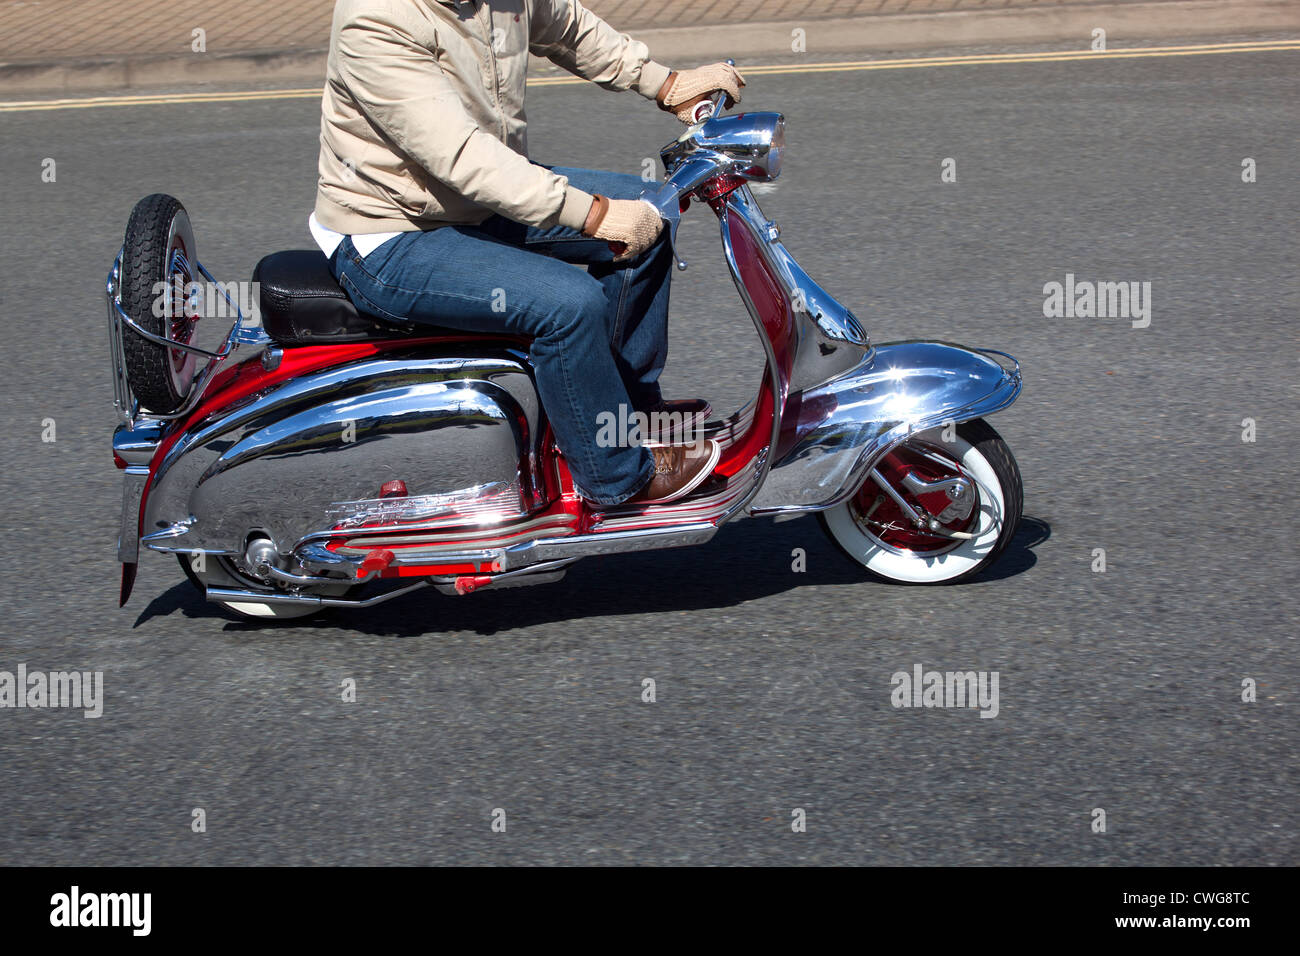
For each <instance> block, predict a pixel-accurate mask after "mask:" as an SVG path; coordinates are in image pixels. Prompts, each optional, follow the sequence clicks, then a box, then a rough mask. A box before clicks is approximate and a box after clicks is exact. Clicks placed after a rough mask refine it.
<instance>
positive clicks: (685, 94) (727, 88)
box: [655, 63, 745, 126]
mask: <svg viewBox="0 0 1300 956" xmlns="http://www.w3.org/2000/svg"><path fill="white" fill-rule="evenodd" d="M744 85H745V78H744V77H743V76H741V75H740V71H739V70H737V69H736V68H735V67H734V66H730V65H728V64H726V63H711V64H709V65H708V66H700V67H696V68H695V69H693V70H682V71H680V72H674V73H670V74H669V75H668V79H667V80H666V81H665V82H664V85H663V86H662V87H660V89H659V95H658V96H656V97H655V99H656V100H657V101H658V103H659V108H660V109H665V110H668V111H669V112H670V113H673V114H674V115H675V116H676V117H677V118H678V119H679V120H681V121H682V122H683V123H685V124H686V125H687V126H690V125H691V124H692V123H694V122H695V107H696V106H697V105H698V104H699V103H700V101H701V100H706V99H708V98H709V97H710V96H711V95H712V94H714V93H716V92H717V91H718V90H722V91H723V92H724V93H726V94H727V102H726V104H725V105H726V107H727V108H728V109H730V108H731V107H733V106H735V105H736V104H737V103H739V102H740V88H741V87H742V86H744Z"/></svg>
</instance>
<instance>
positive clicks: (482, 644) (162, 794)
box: [0, 53, 1300, 865]
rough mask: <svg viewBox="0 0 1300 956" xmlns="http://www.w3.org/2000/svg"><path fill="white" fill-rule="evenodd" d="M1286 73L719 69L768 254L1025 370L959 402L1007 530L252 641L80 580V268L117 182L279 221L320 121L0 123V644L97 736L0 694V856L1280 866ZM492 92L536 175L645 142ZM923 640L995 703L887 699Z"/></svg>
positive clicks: (274, 233)
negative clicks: (885, 557) (781, 151)
mask: <svg viewBox="0 0 1300 956" xmlns="http://www.w3.org/2000/svg"><path fill="white" fill-rule="evenodd" d="M742 66H743V64H742ZM1298 68H1300V54H1297V53H1258V54H1238V55H1226V56H1200V57H1174V58H1162V59H1133V60H1118V59H1116V60H1111V61H1109V62H1086V63H1078V62H1066V63H1038V64H1009V65H998V66H989V65H981V66H968V67H956V68H943V69H912V70H899V71H880V72H840V73H835V72H831V73H818V74H813V75H777V76H757V77H754V78H752V81H751V84H750V86H749V88H748V89H747V91H746V106H752V108H755V109H777V110H781V111H783V112H785V113H786V114H787V116H788V117H789V124H790V125H789V134H790V138H791V149H790V151H789V156H788V160H787V167H786V171H785V172H784V173H783V175H782V177H781V179H780V181H779V183H778V184H776V186H775V187H774V188H770V189H767V190H764V191H763V192H762V194H761V195H760V201H761V202H762V203H763V205H764V208H765V209H766V210H767V211H768V212H769V213H771V214H772V215H774V217H775V218H777V219H778V220H779V221H780V222H781V224H782V226H783V229H784V236H785V239H786V241H787V243H788V245H789V247H790V248H791V250H792V251H793V252H794V253H795V255H796V256H797V257H798V258H799V259H800V262H801V264H802V265H804V267H805V268H806V269H807V270H808V271H809V272H810V273H811V274H812V275H813V276H814V277H816V278H818V279H819V281H821V282H822V283H823V284H824V285H825V286H826V287H827V288H828V289H830V290H831V291H832V292H834V293H835V294H837V295H838V296H839V297H840V298H842V299H843V300H844V301H845V302H846V303H848V304H850V305H851V306H852V307H853V308H854V310H855V311H856V312H857V314H858V315H859V316H860V317H862V318H863V319H864V320H866V322H867V324H868V325H869V326H870V328H871V331H872V332H873V335H874V336H875V338H876V340H877V341H887V340H890V339H896V338H939V339H944V340H951V341H957V342H962V343H966V344H971V345H979V346H990V347H994V348H999V349H1003V350H1006V351H1008V352H1011V353H1014V354H1015V355H1016V356H1017V357H1018V358H1019V359H1020V360H1021V362H1022V363H1023V365H1024V369H1025V379H1026V383H1027V385H1026V388H1025V392H1024V394H1023V396H1022V397H1021V399H1020V401H1019V402H1018V403H1017V404H1016V405H1015V406H1013V407H1012V408H1011V409H1010V410H1008V411H1006V412H1004V413H1002V414H1001V415H999V416H998V417H997V418H996V419H994V424H995V426H996V427H997V428H998V429H999V430H1000V431H1001V433H1002V434H1003V436H1004V437H1005V438H1006V440H1007V441H1008V442H1009V444H1010V446H1011V448H1012V449H1013V451H1014V452H1015V454H1016V456H1017V458H1018V460H1019V462H1020V467H1021V469H1022V471H1023V474H1024V482H1025V511H1026V519H1025V522H1024V528H1023V530H1022V532H1021V534H1020V536H1019V538H1018V539H1017V541H1016V542H1015V543H1014V545H1013V547H1012V549H1011V551H1010V552H1009V553H1008V554H1007V555H1006V556H1005V558H1004V559H1003V560H1002V562H1001V564H1000V565H998V566H997V567H996V568H995V569H994V571H993V572H992V573H989V574H987V575H986V576H985V577H984V578H982V579H980V580H978V581H976V582H974V583H971V584H968V585H964V586H958V587H951V588H943V589H918V588H902V587H891V586H886V585H882V584H876V583H870V582H868V581H865V580H863V579H862V577H861V576H860V574H859V573H858V572H857V570H856V569H855V567H854V566H852V565H850V564H849V563H848V562H847V561H846V559H844V558H842V557H841V556H840V555H839V553H838V552H837V551H836V550H835V549H834V548H833V547H832V546H831V544H830V543H829V541H827V540H826V539H825V538H824V536H823V534H822V532H821V530H820V527H819V526H818V524H817V522H816V521H815V520H814V519H812V518H803V519H799V520H797V521H792V522H788V523H783V524H773V523H771V522H768V521H750V522H739V523H737V524H736V525H734V526H732V527H730V528H727V529H724V531H723V532H722V533H720V534H719V535H718V536H717V538H715V540H714V541H713V542H712V543H710V544H709V545H708V546H706V547H701V548H698V549H694V550H686V551H675V552H659V553H651V554H646V555H632V556H623V557H617V558H613V557H611V558H607V559H603V560H593V561H590V562H586V563H580V564H579V565H577V566H575V567H574V568H573V569H572V570H571V571H570V573H569V575H568V577H567V578H566V579H565V580H564V581H563V582H562V583H560V584H557V585H551V586H546V587H539V588H535V589H522V590H516V591H503V592H488V593H485V594H481V595H475V596H470V597H467V598H459V599H452V598H447V597H442V596H439V595H435V594H430V595H428V596H427V597H415V598H411V599H405V600H400V601H397V602H394V603H391V604H388V605H385V606H382V607H379V608H376V609H374V610H372V611H370V612H363V613H353V614H336V615H334V616H332V617H327V618H322V619H319V620H313V621H311V622H308V623H306V624H298V625H296V626H288V627H267V626H259V625H252V624H247V623H241V622H236V621H234V620H232V619H230V618H228V617H227V616H225V615H224V614H223V613H222V612H221V611H219V610H218V609H216V608H215V607H213V606H210V605H207V604H205V603H204V602H203V601H202V600H201V599H200V598H199V596H198V595H197V594H196V593H195V592H193V591H192V590H191V589H190V587H189V585H188V584H187V583H185V582H184V581H183V580H182V579H181V577H180V574H179V571H178V569H177V568H176V566H175V563H174V562H173V561H172V560H171V559H166V558H163V557H161V556H157V555H150V556H147V557H146V558H145V559H144V560H143V562H142V566H141V572H140V580H139V582H138V584H137V587H136V594H135V597H134V598H133V599H132V602H131V604H130V605H129V606H128V607H127V609H125V610H118V609H117V608H116V601H115V598H116V591H117V580H118V579H117V565H116V564H115V563H114V554H113V542H114V539H115V535H116V523H117V516H118V508H119V500H120V492H119V482H120V477H119V474H118V473H117V472H116V471H115V470H114V469H113V467H112V464H111V461H110V456H109V444H108V442H109V436H110V433H111V430H112V427H113V425H114V417H113V413H112V410H111V407H110V406H111V398H112V395H111V387H110V384H109V379H108V375H107V366H106V361H105V346H104V329H103V322H104V320H103V305H102V299H101V291H102V288H103V276H104V274H105V272H106V271H107V268H108V266H109V264H110V261H111V259H112V256H113V254H114V252H115V251H116V249H117V247H118V245H119V243H120V241H121V235H122V230H123V228H124V226H125V222H126V217H127V214H128V212H129V211H130V208H131V206H132V205H133V203H134V202H135V201H136V200H137V199H138V198H140V197H141V196H143V195H145V194H147V193H150V192H155V191H163V192H170V193H173V194H175V195H176V196H178V197H180V198H181V199H182V200H183V201H184V202H185V203H186V205H187V206H188V208H189V210H190V213H191V216H192V217H193V219H194V221H195V223H196V228H197V234H198V241H199V250H200V255H201V257H202V259H203V260H204V262H205V263H206V264H207V265H208V266H209V268H210V269H212V270H213V271H214V273H215V274H216V275H217V276H218V277H219V278H225V279H241V278H247V277H248V275H249V274H250V272H251V270H252V267H253V265H254V263H255V262H256V261H257V259H258V258H259V257H260V256H262V255H264V254H265V253H268V252H271V251H274V250H276V249H280V248H288V247H304V246H306V245H307V244H308V243H309V238H308V236H307V232H306V217H307V213H308V212H309V210H310V208H311V205H312V197H313V189H314V179H315V161H316V136H317V110H318V106H317V104H316V103H315V102H313V101H312V100H307V99H299V100H287V101H271V102H255V103H234V104H207V105H169V106H141V107H134V108H120V109H118V108H114V109H95V110H75V111H54V112H41V113H16V114H5V115H0V176H2V177H3V178H2V180H0V182H3V184H4V187H5V188H4V202H3V204H2V205H0V220H2V226H3V228H2V230H0V249H2V250H3V259H2V260H0V261H2V262H3V268H2V270H0V310H3V315H4V319H5V341H4V347H3V349H2V350H0V363H2V367H3V376H2V377H0V383H2V384H0V388H2V389H3V397H4V409H5V421H6V427H5V428H4V429H3V430H2V432H0V455H2V457H0V461H2V462H3V468H0V499H2V500H3V502H4V508H3V512H2V515H3V517H2V518H0V522H3V527H4V529H5V538H6V540H8V541H9V542H10V544H9V545H8V548H9V551H8V553H7V560H6V562H5V564H6V570H5V574H4V575H3V578H2V579H0V594H2V595H3V604H2V611H0V613H2V615H3V617H2V619H0V670H10V671H13V670H14V669H16V667H17V665H18V664H19V663H20V662H21V663H25V664H26V665H27V666H28V668H29V669H31V670H59V669H65V668H76V669H84V670H96V671H102V672H103V673H104V682H105V693H106V700H105V703H104V714H103V716H102V718H100V719H98V720H87V719H84V718H83V717H82V716H81V715H80V714H79V713H77V712H69V711H52V710H44V711H41V710H3V711H0V864H17V863H28V864H72V863H127V864H143V863H155V862H161V863H175V864H180V863H222V864H231V863H261V864H269V863H289V864H293V863H315V864H334V863H339V864H348V863H410V864H426V863H525V864H545V863H569V864H586V863H592V864H627V863H639V864H645V863H658V864H678V863H695V864H711V863H870V864H877V863H878V864H916V863H929V864H959V863H964V864H972V863H979V864H1048V863H1051V864H1120V863H1133V864H1247V865H1250V864H1282V863H1294V862H1295V861H1296V859H1297V851H1298V850H1300V839H1298V837H1297V819H1298V818H1300V814H1298V813H1297V809H1298V807H1297V797H1296V793H1297V791H1298V790H1300V774H1298V773H1297V758H1296V751H1297V743H1298V740H1297V738H1298V737H1300V734H1298V733H1297V720H1296V710H1295V708H1296V702H1297V680H1296V678H1297V664H1296V654H1295V643H1296V635H1297V633H1300V627H1298V621H1297V613H1296V606H1295V595H1296V587H1295V581H1296V579H1297V576H1298V575H1300V562H1298V561H1297V549H1296V545H1295V534H1296V530H1297V529H1296V507H1295V504H1294V502H1293V501H1292V500H1291V499H1290V498H1289V495H1290V491H1289V490H1288V489H1293V488H1296V487H1298V486H1300V475H1298V474H1297V468H1296V464H1295V449H1296V447H1297V440H1298V439H1300V435H1298V434H1297V423H1296V415H1295V408H1296V398H1297V396H1296V378H1297V376H1296V344H1297V342H1296V332H1295V322H1296V318H1297V304H1298V302H1297V299H1298V297H1297V280H1296V262H1297V244H1296V239H1295V230H1296V223H1297V221H1300V208H1297V206H1298V205H1300V202H1298V199H1297V196H1298V195H1300V194H1298V193H1297V190H1296V185H1295V184H1296V182H1297V177H1298V175H1300V160H1298V159H1297V156H1296V150H1295V145H1296V143H1297V142H1298V141H1300V78H1298V77H1300V71H1298ZM528 106H529V115H530V120H531V127H530V129H531V136H532V148H533V154H534V155H535V156H536V157H537V158H539V159H542V160H544V161H549V162H561V163H567V164H574V165H577V164H587V165H593V166H603V167H607V168H614V169H624V170H627V171H630V172H639V171H640V170H641V163H642V159H643V158H644V157H649V156H654V155H656V153H657V149H658V147H659V146H660V145H661V144H662V143H663V142H665V141H666V140H667V139H668V138H669V136H670V135H674V133H675V129H676V127H675V126H674V124H673V121H672V120H671V118H669V117H666V116H664V115H662V114H659V113H657V112H656V111H655V110H653V109H652V108H650V107H647V106H645V105H644V104H641V103H639V102H638V101H637V100H636V99H635V98H634V97H631V96H630V95H629V96H617V95H612V94H607V93H604V92H602V91H600V90H598V89H595V88H594V87H592V88H578V87H548V88H540V89H536V90H534V91H533V92H531V93H530V98H529V104H528ZM1246 157H1249V158H1252V159H1254V160H1255V162H1256V169H1257V181H1256V182H1254V183H1244V182H1242V178H1241V169H1242V160H1243V158H1246ZM46 158H52V159H54V160H55V162H56V163H57V166H56V171H57V172H56V175H57V179H56V181H55V182H53V183H47V182H43V181H42V178H41V172H42V161H43V160H44V159H46ZM945 158H952V159H955V160H956V169H957V181H956V182H955V183H943V182H941V181H940V172H941V162H942V161H943V160H944V159H945ZM715 228H716V227H715V226H714V224H713V222H712V220H711V218H710V217H709V216H708V214H707V211H706V212H705V213H704V214H701V213H700V211H699V210H696V211H694V212H693V213H692V215H691V216H688V222H687V224H686V225H685V226H684V227H683V235H684V237H685V249H686V252H687V258H688V259H689V260H690V263H691V268H690V270H689V271H688V272H687V273H685V274H684V275H682V276H680V278H679V280H678V282H677V285H676V286H675V287H674V329H673V347H672V348H673V351H672V357H671V361H670V366H669V370H668V372H667V374H666V376H665V382H666V384H667V385H668V390H669V392H670V393H672V394H674V395H683V396H685V395H696V394H699V395H705V396H707V397H708V398H710V399H711V400H712V401H713V404H714V406H715V408H723V407H734V406H736V405H739V404H740V403H741V402H743V401H745V400H746V399H747V398H748V395H749V391H750V389H751V388H753V387H754V386H755V385H756V383H757V380H758V376H759V374H760V364H759V363H760V361H761V360H760V358H759V355H760V353H759V350H758V346H757V342H756V340H755V339H754V334H753V330H752V326H751V325H750V322H749V319H748V318H747V317H746V315H745V314H744V311H743V308H742V306H741V304H740V302H739V300H738V299H737V297H736V295H735V291H734V289H733V288H732V286H731V282H730V279H729V278H728V277H727V275H726V274H725V271H724V267H723V265H722V260H721V256H720V253H719V249H718V242H717V238H716V234H715V232H714V230H715ZM1067 272H1072V273H1074V274H1075V275H1076V276H1078V277H1079V278H1080V279H1092V280H1129V281H1142V282H1150V283H1151V288H1152V306H1153V308H1152V315H1151V324H1150V327H1149V328H1145V329H1135V328H1133V327H1132V326H1131V324H1130V323H1129V322H1128V321H1124V320H1118V319H1077V318H1076V319H1065V318H1060V319H1055V318H1050V319H1049V318H1045V317H1044V315H1043V310H1042V305H1043V298H1044V296H1043V286H1044V285H1045V284H1046V283H1048V282H1052V281H1064V279H1065V274H1066V273H1067ZM1245 418H1251V419H1254V421H1255V423H1256V428H1257V436H1256V441H1254V442H1253V443H1247V442H1243V440H1242V430H1243V426H1242V421H1243V419H1245ZM46 419H53V420H54V421H55V425H56V433H55V437H56V440H55V441H53V442H46V441H42V432H43V428H44V425H43V422H44V421H45V420H46ZM265 492H266V494H267V495H268V496H274V495H282V494H289V493H292V490H291V489H286V488H274V487H268V488H266V489H265ZM795 548H803V549H805V550H806V552H807V571H806V572H804V573H796V572H794V571H792V569H791V564H792V558H791V552H792V549H795ZM1096 548H1104V549H1105V551H1106V555H1107V570H1106V571H1105V572H1104V573H1096V572H1094V571H1093V570H1092V564H1093V560H1094V559H1093V551H1094V549H1096ZM918 663H919V664H921V665H923V666H924V667H925V668H927V669H930V668H933V669H939V670H953V669H959V670H966V669H976V670H981V669H982V670H990V671H997V672H998V673H999V675H1000V712H999V714H998V716H997V718H996V719H992V720H984V719H980V718H979V717H978V715H977V714H976V713H975V712H974V711H969V710H966V711H956V710H904V709H895V708H894V707H892V706H891V703H890V691H891V686H890V678H891V675H892V674H893V673H894V672H895V671H898V670H911V668H912V667H913V665H914V664H918ZM646 677H650V678H653V679H654V680H655V681H656V683H657V701H656V702H655V703H643V702H642V701H641V682H642V679H643V678H646ZM1245 678H1251V679H1253V680H1254V681H1256V682H1257V685H1258V699H1257V700H1256V701H1255V702H1253V703H1247V702H1243V701H1242V699H1241V694H1242V681H1243V679H1245ZM347 679H353V680H355V681H356V682H357V688H358V700H357V702H356V703H351V704H349V703H343V702H342V701H341V699H340V697H341V693H340V682H342V681H344V680H347ZM1288 714H1290V715H1291V716H1289V717H1288V716H1287V715H1288ZM194 808H203V809H204V810H205V812H206V821H207V830H206V832H205V833H195V832H192V829H191V819H192V811H193V810H194ZM496 808H501V809H504V810H505V811H506V820H507V829H506V832H505V833H496V832H493V829H492V827H491V823H492V811H493V810H494V809H496ZM795 808H803V809H804V810H805V811H806V814H807V832H804V833H795V832H792V829H791V819H792V816H791V815H792V811H793V810H794V809H795ZM1096 808H1101V809H1104V810H1105V811H1106V815H1107V829H1106V832H1104V833H1095V832H1093V830H1092V827H1091V824H1092V822H1093V819H1094V814H1093V811H1094V809H1096Z"/></svg>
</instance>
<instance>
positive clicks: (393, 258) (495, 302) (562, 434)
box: [331, 226, 655, 504]
mask: <svg viewBox="0 0 1300 956" xmlns="http://www.w3.org/2000/svg"><path fill="white" fill-rule="evenodd" d="M331 266H332V268H333V270H334V274H335V277H336V278H338V280H339V282H340V284H342V286H343V288H344V289H345V290H347V293H348V295H349V296H351V298H352V299H353V301H354V302H355V303H356V304H357V307H358V308H359V309H361V310H362V311H365V312H368V313H370V314H372V315H378V316H380V317H381V318H391V319H394V320H398V321H403V322H406V321H414V322H420V323H426V324H430V325H442V326H449V327H452V328H457V329H464V330H468V331H477V332H504V331H508V332H513V333H516V334H519V335H525V336H530V337H532V339H533V342H532V347H531V348H530V350H529V355H530V356H531V358H532V363H533V368H534V370H535V372H536V376H537V388H538V391H539V392H540V393H541V399H542V405H543V406H544V407H545V408H546V411H547V414H548V416H549V417H550V421H551V426H552V427H553V428H554V429H555V437H556V441H557V442H558V443H559V446H560V448H561V449H562V450H563V451H564V455H565V459H566V460H567V461H568V463H569V468H570V470H571V471H572V472H573V477H574V481H575V483H576V484H577V485H578V487H579V490H580V491H581V492H582V494H583V496H584V497H586V498H589V499H591V500H593V501H596V502H599V503H601V504H617V503H619V502H621V501H625V500H626V499H628V498H629V497H631V496H632V495H634V494H635V493H636V492H638V491H640V490H641V489H642V488H643V487H645V486H646V484H647V482H649V480H650V478H651V476H652V475H653V474H654V467H655V466H654V464H653V461H652V458H651V455H650V453H649V452H648V451H647V450H646V449H645V448H642V447H639V446H635V445H622V446H617V447H600V446H598V444H597V438H598V434H599V430H600V426H601V420H600V416H601V415H602V413H605V412H608V413H611V414H612V415H614V416H615V418H614V420H615V421H616V422H621V421H625V420H626V416H627V414H628V413H629V412H630V399H629V397H628V393H627V390H626V388H625V387H624V385H623V381H622V378H621V377H620V375H619V372H618V369H617V367H616V365H615V362H614V357H613V355H612V354H611V352H610V347H609V338H608V331H607V329H606V326H605V323H604V321H603V317H604V313H605V311H606V309H607V300H606V298H605V290H604V288H603V287H602V285H601V283H600V282H599V281H598V280H596V279H594V278H592V277H591V276H589V275H587V274H586V273H585V272H583V271H582V270H581V269H576V268H574V267H573V266H571V265H569V264H568V263H566V262H562V261H560V260H558V259H552V258H548V257H547V256H544V255H538V254H536V253H535V252H530V251H528V250H527V249H523V248H518V247H516V246H513V245H510V244H507V243H505V242H501V241H497V240H494V239H492V238H489V237H487V236H486V235H484V234H483V233H482V232H481V231H479V230H478V229H477V228H476V227H461V226H444V227H443V228H441V229H434V230H430V231H427V232H408V233H403V234H402V235H400V236H398V237H397V238H395V239H391V240H389V241H388V242H386V243H384V244H383V245H382V246H380V247H379V248H378V249H376V250H375V251H374V252H372V253H371V254H370V255H368V256H365V257H364V258H363V257H362V256H361V255H360V254H359V253H358V252H357V250H356V247H355V246H353V245H352V243H351V241H350V240H344V242H343V243H342V244H340V246H339V248H338V250H337V251H336V252H335V254H334V258H333V260H332V261H331ZM620 406H622V408H621V409H620ZM620 415H621V416H622V417H620ZM616 431H617V432H618V433H619V434H620V435H621V434H622V433H623V429H622V428H621V427H620V428H618V429H616Z"/></svg>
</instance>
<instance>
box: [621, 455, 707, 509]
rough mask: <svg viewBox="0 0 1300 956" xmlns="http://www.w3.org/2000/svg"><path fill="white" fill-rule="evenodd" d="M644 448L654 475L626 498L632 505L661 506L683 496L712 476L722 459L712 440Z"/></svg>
mask: <svg viewBox="0 0 1300 956" xmlns="http://www.w3.org/2000/svg"><path fill="white" fill-rule="evenodd" d="M644 447H645V448H646V449H647V450H649V452H650V454H651V455H653V456H654V460H655V473H654V475H653V476H652V477H651V478H650V481H649V483H648V484H646V486H645V487H644V488H642V489H641V490H640V491H638V492H637V493H636V494H635V495H633V496H632V497H631V499H629V503H631V504H642V505H661V504H666V503H667V502H669V501H676V500H677V499H678V498H684V497H686V495H689V494H690V493H691V492H692V491H694V490H695V489H696V488H698V487H699V486H700V485H701V484H702V483H703V482H704V480H705V479H706V478H708V477H709V475H711V474H713V466H714V465H716V464H717V463H718V459H719V458H720V457H722V446H721V445H719V444H718V443H717V442H715V441H712V440H709V441H701V442H695V443H693V444H690V445H645V446H644Z"/></svg>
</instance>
